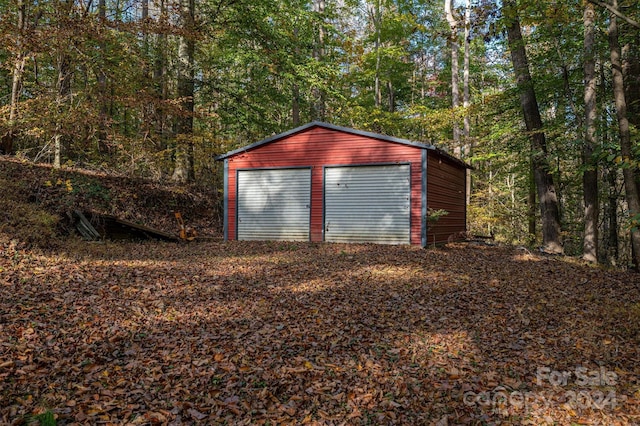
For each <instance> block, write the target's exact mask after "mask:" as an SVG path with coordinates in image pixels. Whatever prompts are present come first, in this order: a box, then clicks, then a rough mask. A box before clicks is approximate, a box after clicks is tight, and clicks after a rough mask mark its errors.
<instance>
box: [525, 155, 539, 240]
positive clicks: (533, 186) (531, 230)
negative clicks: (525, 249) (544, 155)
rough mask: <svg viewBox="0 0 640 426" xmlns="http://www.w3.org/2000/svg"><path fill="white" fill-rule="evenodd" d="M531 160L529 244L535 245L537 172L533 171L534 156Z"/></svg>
mask: <svg viewBox="0 0 640 426" xmlns="http://www.w3.org/2000/svg"><path fill="white" fill-rule="evenodd" d="M531 158H532V159H530V160H529V173H528V176H527V177H528V179H527V183H528V185H527V225H528V231H529V238H528V240H529V244H531V245H533V244H535V242H536V208H537V207H538V205H537V203H536V178H535V171H534V170H533V155H531Z"/></svg>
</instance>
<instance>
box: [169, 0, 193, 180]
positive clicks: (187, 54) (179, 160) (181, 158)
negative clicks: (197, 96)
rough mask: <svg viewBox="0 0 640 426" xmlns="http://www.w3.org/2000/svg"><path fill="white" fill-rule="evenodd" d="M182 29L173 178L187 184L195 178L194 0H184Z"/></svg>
mask: <svg viewBox="0 0 640 426" xmlns="http://www.w3.org/2000/svg"><path fill="white" fill-rule="evenodd" d="M181 7H182V19H183V29H184V31H185V34H183V35H182V36H181V37H180V42H179V45H178V82H177V83H178V84H177V86H178V87H177V88H178V98H179V100H180V105H181V108H180V113H179V116H178V118H177V123H176V154H175V155H176V157H175V168H174V170H173V176H172V177H171V179H172V180H173V181H175V182H179V183H186V182H191V181H193V180H194V178H195V176H194V167H193V166H194V164H193V162H194V152H193V151H194V148H193V112H194V99H193V96H194V89H195V87H194V78H195V74H194V53H195V41H194V40H195V35H194V30H195V0H183V4H182V6H181Z"/></svg>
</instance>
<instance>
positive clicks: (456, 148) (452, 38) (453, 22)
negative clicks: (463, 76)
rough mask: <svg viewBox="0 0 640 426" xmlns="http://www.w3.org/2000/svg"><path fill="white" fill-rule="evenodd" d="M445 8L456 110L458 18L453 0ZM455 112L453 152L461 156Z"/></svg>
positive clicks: (446, 2) (446, 1) (458, 93)
mask: <svg viewBox="0 0 640 426" xmlns="http://www.w3.org/2000/svg"><path fill="white" fill-rule="evenodd" d="M444 10H445V13H446V15H447V22H449V28H450V30H451V32H450V34H449V46H450V47H451V106H452V107H453V109H454V110H455V109H456V108H458V107H459V106H460V87H459V76H458V74H459V72H460V70H459V68H458V53H459V49H460V48H459V45H458V20H457V19H456V17H455V16H454V11H453V0H445V2H444ZM455 114H456V113H455V111H454V113H453V153H454V155H456V156H458V157H460V155H461V153H462V149H461V147H460V127H459V126H458V120H456V118H455Z"/></svg>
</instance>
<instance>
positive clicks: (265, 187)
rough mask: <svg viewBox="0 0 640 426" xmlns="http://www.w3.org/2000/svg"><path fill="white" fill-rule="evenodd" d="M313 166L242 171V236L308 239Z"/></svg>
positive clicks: (239, 176)
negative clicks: (307, 167) (310, 167)
mask: <svg viewBox="0 0 640 426" xmlns="http://www.w3.org/2000/svg"><path fill="white" fill-rule="evenodd" d="M310 203H311V170H310V169H277V170H240V171H238V239H239V240H288V241H307V240H308V239H309V220H310V216H309V213H310Z"/></svg>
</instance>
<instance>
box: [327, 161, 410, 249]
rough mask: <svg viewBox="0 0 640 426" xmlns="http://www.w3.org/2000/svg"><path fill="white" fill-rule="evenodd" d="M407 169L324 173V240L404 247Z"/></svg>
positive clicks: (340, 169)
mask: <svg viewBox="0 0 640 426" xmlns="http://www.w3.org/2000/svg"><path fill="white" fill-rule="evenodd" d="M409 234H410V168H409V165H387V166H356V167H328V168H326V169H325V240H326V241H333V242H375V243H387V244H408V243H409Z"/></svg>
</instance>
